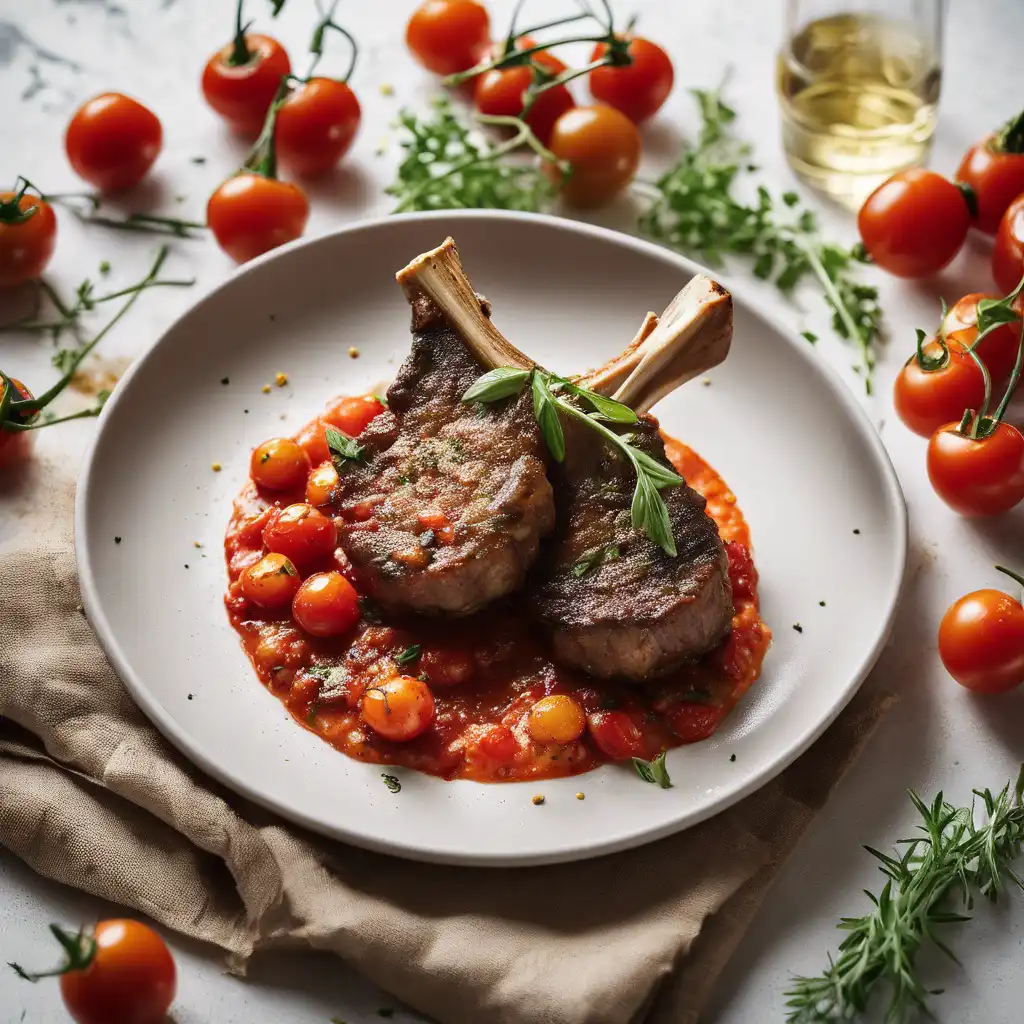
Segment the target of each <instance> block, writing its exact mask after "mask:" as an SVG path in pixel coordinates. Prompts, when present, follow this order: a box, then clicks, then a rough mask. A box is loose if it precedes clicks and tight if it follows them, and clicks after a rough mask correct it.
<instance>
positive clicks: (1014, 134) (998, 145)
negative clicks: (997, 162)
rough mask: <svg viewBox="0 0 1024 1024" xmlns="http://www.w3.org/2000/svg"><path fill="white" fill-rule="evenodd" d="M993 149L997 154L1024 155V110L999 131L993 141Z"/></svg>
mask: <svg viewBox="0 0 1024 1024" xmlns="http://www.w3.org/2000/svg"><path fill="white" fill-rule="evenodd" d="M992 148H993V150H995V152H997V153H1014V154H1020V153H1024V110H1022V111H1021V112H1020V113H1019V114H1017V115H1016V117H1011V118H1010V120H1009V121H1007V122H1006V124H1004V125H1003V127H1002V128H1000V129H999V134H998V135H996V137H995V138H994V139H993V140H992Z"/></svg>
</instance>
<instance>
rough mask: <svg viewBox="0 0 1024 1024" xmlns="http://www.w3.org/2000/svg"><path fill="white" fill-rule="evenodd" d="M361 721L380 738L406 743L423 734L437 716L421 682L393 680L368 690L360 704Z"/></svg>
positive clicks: (428, 690) (402, 679)
mask: <svg viewBox="0 0 1024 1024" xmlns="http://www.w3.org/2000/svg"><path fill="white" fill-rule="evenodd" d="M361 711H362V715H363V721H364V722H365V723H366V724H367V725H368V726H369V727H370V728H371V729H372V730H373V731H374V732H375V733H377V734H378V735H379V736H383V737H384V738H385V739H388V740H395V741H397V742H398V743H406V742H407V741H409V740H412V739H415V738H416V737H417V736H420V735H422V734H423V733H425V732H426V731H427V730H428V729H429V728H430V727H431V726H432V725H433V724H434V717H435V715H436V709H435V707H434V695H433V694H432V693H431V692H430V687H429V686H427V684H426V683H425V682H423V680H422V679H414V678H413V677H412V676H395V677H394V678H393V679H388V680H387V681H386V682H382V683H380V684H379V685H377V686H368V687H367V688H366V690H365V691H364V692H363V699H362V702H361Z"/></svg>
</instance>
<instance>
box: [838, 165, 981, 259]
mask: <svg viewBox="0 0 1024 1024" xmlns="http://www.w3.org/2000/svg"><path fill="white" fill-rule="evenodd" d="M970 225H971V214H970V210H969V209H968V208H967V202H966V200H965V199H964V197H963V193H962V192H961V191H960V189H958V188H957V187H956V185H954V184H953V183H952V182H951V181H947V180H946V179H945V178H943V177H942V176H941V175H939V174H936V173H935V172H934V171H925V170H922V169H921V168H920V167H917V168H914V169H913V170H909V171H900V172H899V174H894V175H893V176H892V177H891V178H889V180H888V181H884V182H883V183H882V184H881V185H879V186H878V188H876V189H875V191H874V192H872V193H871V195H869V196H868V197H867V199H865V200H864V205H863V206H862V207H861V208H860V213H858V214H857V228H858V230H859V231H860V238H861V241H862V242H863V243H864V248H865V249H866V250H867V251H868V253H870V255H871V258H872V259H873V260H874V261H875V263H877V264H878V265H879V266H880V267H881V268H882V269H883V270H888V271H889V273H890V274H895V275H896V276H897V277H928V276H929V275H930V274H934V273H937V272H938V271H939V270H941V269H942V268H943V267H944V266H945V265H946V264H947V263H949V261H950V260H952V259H953V257H954V256H955V255H956V254H957V253H958V252H959V251H960V247H961V246H962V245H963V244H964V239H965V238H966V237H967V229H968V228H969V227H970Z"/></svg>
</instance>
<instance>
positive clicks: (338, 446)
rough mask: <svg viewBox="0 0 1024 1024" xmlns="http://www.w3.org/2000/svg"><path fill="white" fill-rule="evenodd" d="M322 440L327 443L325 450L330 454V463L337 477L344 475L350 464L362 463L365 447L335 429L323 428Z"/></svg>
mask: <svg viewBox="0 0 1024 1024" xmlns="http://www.w3.org/2000/svg"><path fill="white" fill-rule="evenodd" d="M324 440H325V441H326V442H327V450H328V451H329V452H330V453H331V462H332V463H333V464H334V471H335V472H336V473H337V474H338V476H343V475H344V474H345V472H346V471H347V470H348V464H349V463H350V462H362V460H363V456H364V455H365V453H366V446H365V445H362V444H360V443H359V442H358V441H357V440H356V439H355V438H353V437H349V436H348V434H346V433H344V432H343V431H341V430H339V429H338V428H337V427H327V428H325V430H324Z"/></svg>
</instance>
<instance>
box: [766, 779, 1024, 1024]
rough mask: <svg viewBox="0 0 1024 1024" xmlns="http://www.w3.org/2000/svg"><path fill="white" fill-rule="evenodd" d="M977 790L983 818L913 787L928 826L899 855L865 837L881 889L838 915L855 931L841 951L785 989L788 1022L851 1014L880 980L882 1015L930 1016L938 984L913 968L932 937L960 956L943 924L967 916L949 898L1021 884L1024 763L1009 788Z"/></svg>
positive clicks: (818, 1023) (967, 904) (813, 1022)
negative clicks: (942, 933) (930, 985)
mask: <svg viewBox="0 0 1024 1024" xmlns="http://www.w3.org/2000/svg"><path fill="white" fill-rule="evenodd" d="M974 793H975V795H976V796H977V797H978V799H979V800H980V801H981V803H982V804H983V806H984V808H985V814H986V818H987V820H986V821H985V822H984V824H980V825H979V824H977V823H976V822H975V820H974V813H975V805H974V804H973V803H972V804H971V805H970V806H967V807H954V806H952V805H951V804H948V803H946V801H945V799H944V798H943V795H942V793H939V794H938V796H936V797H935V799H934V800H933V801H932V803H931V804H930V805H929V804H926V803H925V802H924V801H923V800H922V799H921V798H920V797H919V796H918V795H917V794H916V793H913V792H911V794H910V799H911V801H912V802H913V804H914V807H915V808H916V810H917V812H918V814H919V815H920V816H921V824H920V825H919V826H918V828H919V830H920V831H921V832H922V833H923V834H922V835H917V836H915V837H914V838H912V839H902V840H900V841H899V843H900V845H901V846H903V847H904V849H903V851H902V852H901V853H897V854H894V855H890V854H886V853H882V852H880V851H879V850H873V849H872V848H871V847H865V849H866V850H867V851H868V853H870V854H871V855H872V856H873V857H875V858H876V859H877V860H878V861H879V862H880V867H879V870H880V871H881V872H882V874H883V875H885V877H886V882H885V885H884V886H883V888H882V891H881V892H880V893H879V894H878V895H877V896H876V895H873V894H872V893H870V892H869V893H868V898H869V899H870V900H871V902H872V904H873V905H874V906H873V909H872V910H871V911H870V912H869V913H867V914H865V915H864V916H863V917H847V918H843V919H842V920H841V921H840V922H839V927H840V928H841V929H842V930H843V931H846V932H848V933H849V934H848V935H847V937H846V938H845V939H844V940H843V942H842V943H841V944H840V946H839V955H838V956H837V957H836V958H835V960H832V959H831V958H829V965H828V967H827V968H826V969H825V970H824V971H823V972H822V973H821V974H820V975H818V976H817V977H813V978H805V977H798V978H794V980H793V986H792V988H791V989H790V990H789V991H788V992H787V993H786V994H787V995H788V996H789V1002H788V1004H787V1005H788V1006H789V1008H790V1009H789V1015H788V1017H787V1020H788V1021H789V1022H790V1024H828V1022H831V1021H849V1020H853V1019H854V1018H855V1017H856V1016H858V1015H860V1014H862V1013H864V1012H865V1011H866V1010H867V1008H868V1004H869V1002H870V1000H871V998H872V996H873V995H875V994H876V992H877V990H878V989H879V988H881V987H885V988H887V989H888V991H889V1005H888V1009H887V1012H886V1015H885V1019H886V1021H889V1022H892V1024H902V1022H905V1021H907V1020H908V1019H909V1018H910V1016H911V1015H912V1014H913V1013H914V1012H915V1011H917V1010H921V1011H923V1012H924V1013H925V1014H927V1015H928V1016H930V1013H929V1009H928V996H929V995H931V994H933V993H932V992H929V990H928V989H927V988H925V986H924V984H923V983H922V981H921V979H920V978H919V977H918V976H917V974H916V973H915V961H916V958H917V954H918V952H919V951H920V950H921V948H922V946H924V945H925V944H926V943H928V942H931V943H933V944H934V945H935V946H936V947H937V948H938V949H940V950H941V951H942V952H943V953H945V954H946V955H947V956H948V957H950V958H951V959H952V960H954V961H956V957H955V956H954V954H953V952H952V951H951V950H950V949H949V947H948V946H947V945H946V944H945V943H944V942H943V941H942V939H941V938H939V935H938V934H937V932H938V930H939V926H940V925H945V924H957V923H962V922H965V921H969V920H970V917H969V916H967V914H965V913H962V912H959V911H958V910H956V909H951V908H950V904H951V902H953V901H957V902H959V905H960V910H961V911H969V910H971V909H972V907H973V902H974V899H975V897H976V896H982V897H984V898H985V899H987V900H990V901H992V902H993V903H994V902H995V901H996V900H997V898H998V897H999V895H1000V893H1002V891H1003V889H1004V888H1005V887H1006V885H1007V883H1012V884H1013V885H1016V886H1017V887H1018V888H1020V889H1024V883H1022V882H1021V880H1020V878H1019V877H1018V876H1017V875H1016V874H1015V873H1014V871H1013V869H1012V867H1011V864H1012V863H1013V861H1014V860H1016V858H1017V857H1019V856H1020V853H1021V850H1022V848H1024V806H1022V803H1021V798H1022V793H1024V769H1022V771H1021V774H1020V775H1019V776H1018V778H1017V782H1016V784H1015V785H1014V786H1013V788H1012V790H1011V786H1010V783H1007V784H1006V785H1005V786H1004V787H1003V788H1002V789H1001V790H1000V791H999V792H998V793H997V794H995V795H993V794H992V793H991V792H990V791H989V790H987V789H985V790H975V791H974Z"/></svg>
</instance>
